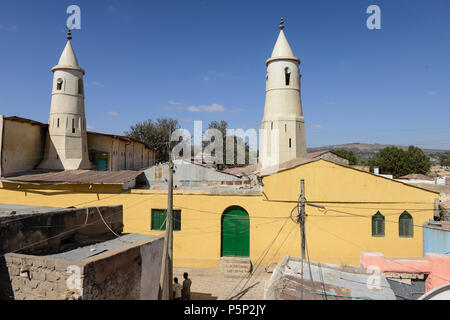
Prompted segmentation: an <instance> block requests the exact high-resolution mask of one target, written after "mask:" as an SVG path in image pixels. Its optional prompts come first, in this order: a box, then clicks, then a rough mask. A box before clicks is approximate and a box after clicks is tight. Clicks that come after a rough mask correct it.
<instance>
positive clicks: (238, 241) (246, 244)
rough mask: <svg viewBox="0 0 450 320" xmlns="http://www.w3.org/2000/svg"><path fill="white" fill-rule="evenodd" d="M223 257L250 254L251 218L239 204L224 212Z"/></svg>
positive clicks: (246, 255)
mask: <svg viewBox="0 0 450 320" xmlns="http://www.w3.org/2000/svg"><path fill="white" fill-rule="evenodd" d="M221 235H222V252H221V255H222V257H248V256H249V254H250V220H249V217H248V213H247V211H245V210H244V209H243V208H241V207H239V206H232V207H229V208H227V209H226V210H225V211H224V213H223V214H222V232H221Z"/></svg>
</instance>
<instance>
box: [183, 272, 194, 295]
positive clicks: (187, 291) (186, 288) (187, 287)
mask: <svg viewBox="0 0 450 320" xmlns="http://www.w3.org/2000/svg"><path fill="white" fill-rule="evenodd" d="M183 278H184V281H183V290H182V294H181V296H182V299H183V300H191V284H192V281H191V279H189V278H188V274H187V272H185V273H184V274H183Z"/></svg>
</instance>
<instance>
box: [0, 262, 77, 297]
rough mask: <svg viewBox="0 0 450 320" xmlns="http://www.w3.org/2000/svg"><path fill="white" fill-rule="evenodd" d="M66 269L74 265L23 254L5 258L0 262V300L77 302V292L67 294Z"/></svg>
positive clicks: (68, 275) (67, 276) (69, 274)
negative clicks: (71, 300) (75, 300)
mask: <svg viewBox="0 0 450 320" xmlns="http://www.w3.org/2000/svg"><path fill="white" fill-rule="evenodd" d="M70 265H76V262H75V263H74V262H73V261H66V260H62V259H52V258H46V257H40V256H30V255H23V254H14V253H10V254H6V255H5V257H4V258H3V263H1V261H0V270H1V272H0V299H2V300H11V299H14V300H25V299H26V300H61V299H78V298H79V297H80V296H81V291H79V290H76V289H73V290H70V289H69V288H68V286H67V280H68V278H69V277H70V276H71V273H68V272H67V270H68V269H67V268H68V267H69V266H70Z"/></svg>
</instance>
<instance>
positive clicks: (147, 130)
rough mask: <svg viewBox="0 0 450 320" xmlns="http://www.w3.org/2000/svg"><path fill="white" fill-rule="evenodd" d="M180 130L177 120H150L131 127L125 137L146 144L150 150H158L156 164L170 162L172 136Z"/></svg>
mask: <svg viewBox="0 0 450 320" xmlns="http://www.w3.org/2000/svg"><path fill="white" fill-rule="evenodd" d="M179 128H180V125H179V123H178V120H176V119H171V118H158V119H156V121H153V120H151V119H148V120H145V121H143V122H139V123H137V124H135V125H134V126H131V127H130V130H129V131H126V132H125V135H126V136H128V137H130V138H133V139H136V140H140V141H142V142H144V143H146V144H147V145H148V146H149V147H150V148H156V149H157V152H156V162H166V161H168V160H169V151H168V147H169V141H170V136H171V134H172V132H173V131H175V130H176V129H179ZM174 143H175V142H174Z"/></svg>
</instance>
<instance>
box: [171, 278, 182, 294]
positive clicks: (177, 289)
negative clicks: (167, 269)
mask: <svg viewBox="0 0 450 320" xmlns="http://www.w3.org/2000/svg"><path fill="white" fill-rule="evenodd" d="M173 282H174V285H173V300H181V291H182V290H183V286H182V285H181V284H179V283H178V278H177V277H175V278H173Z"/></svg>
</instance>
